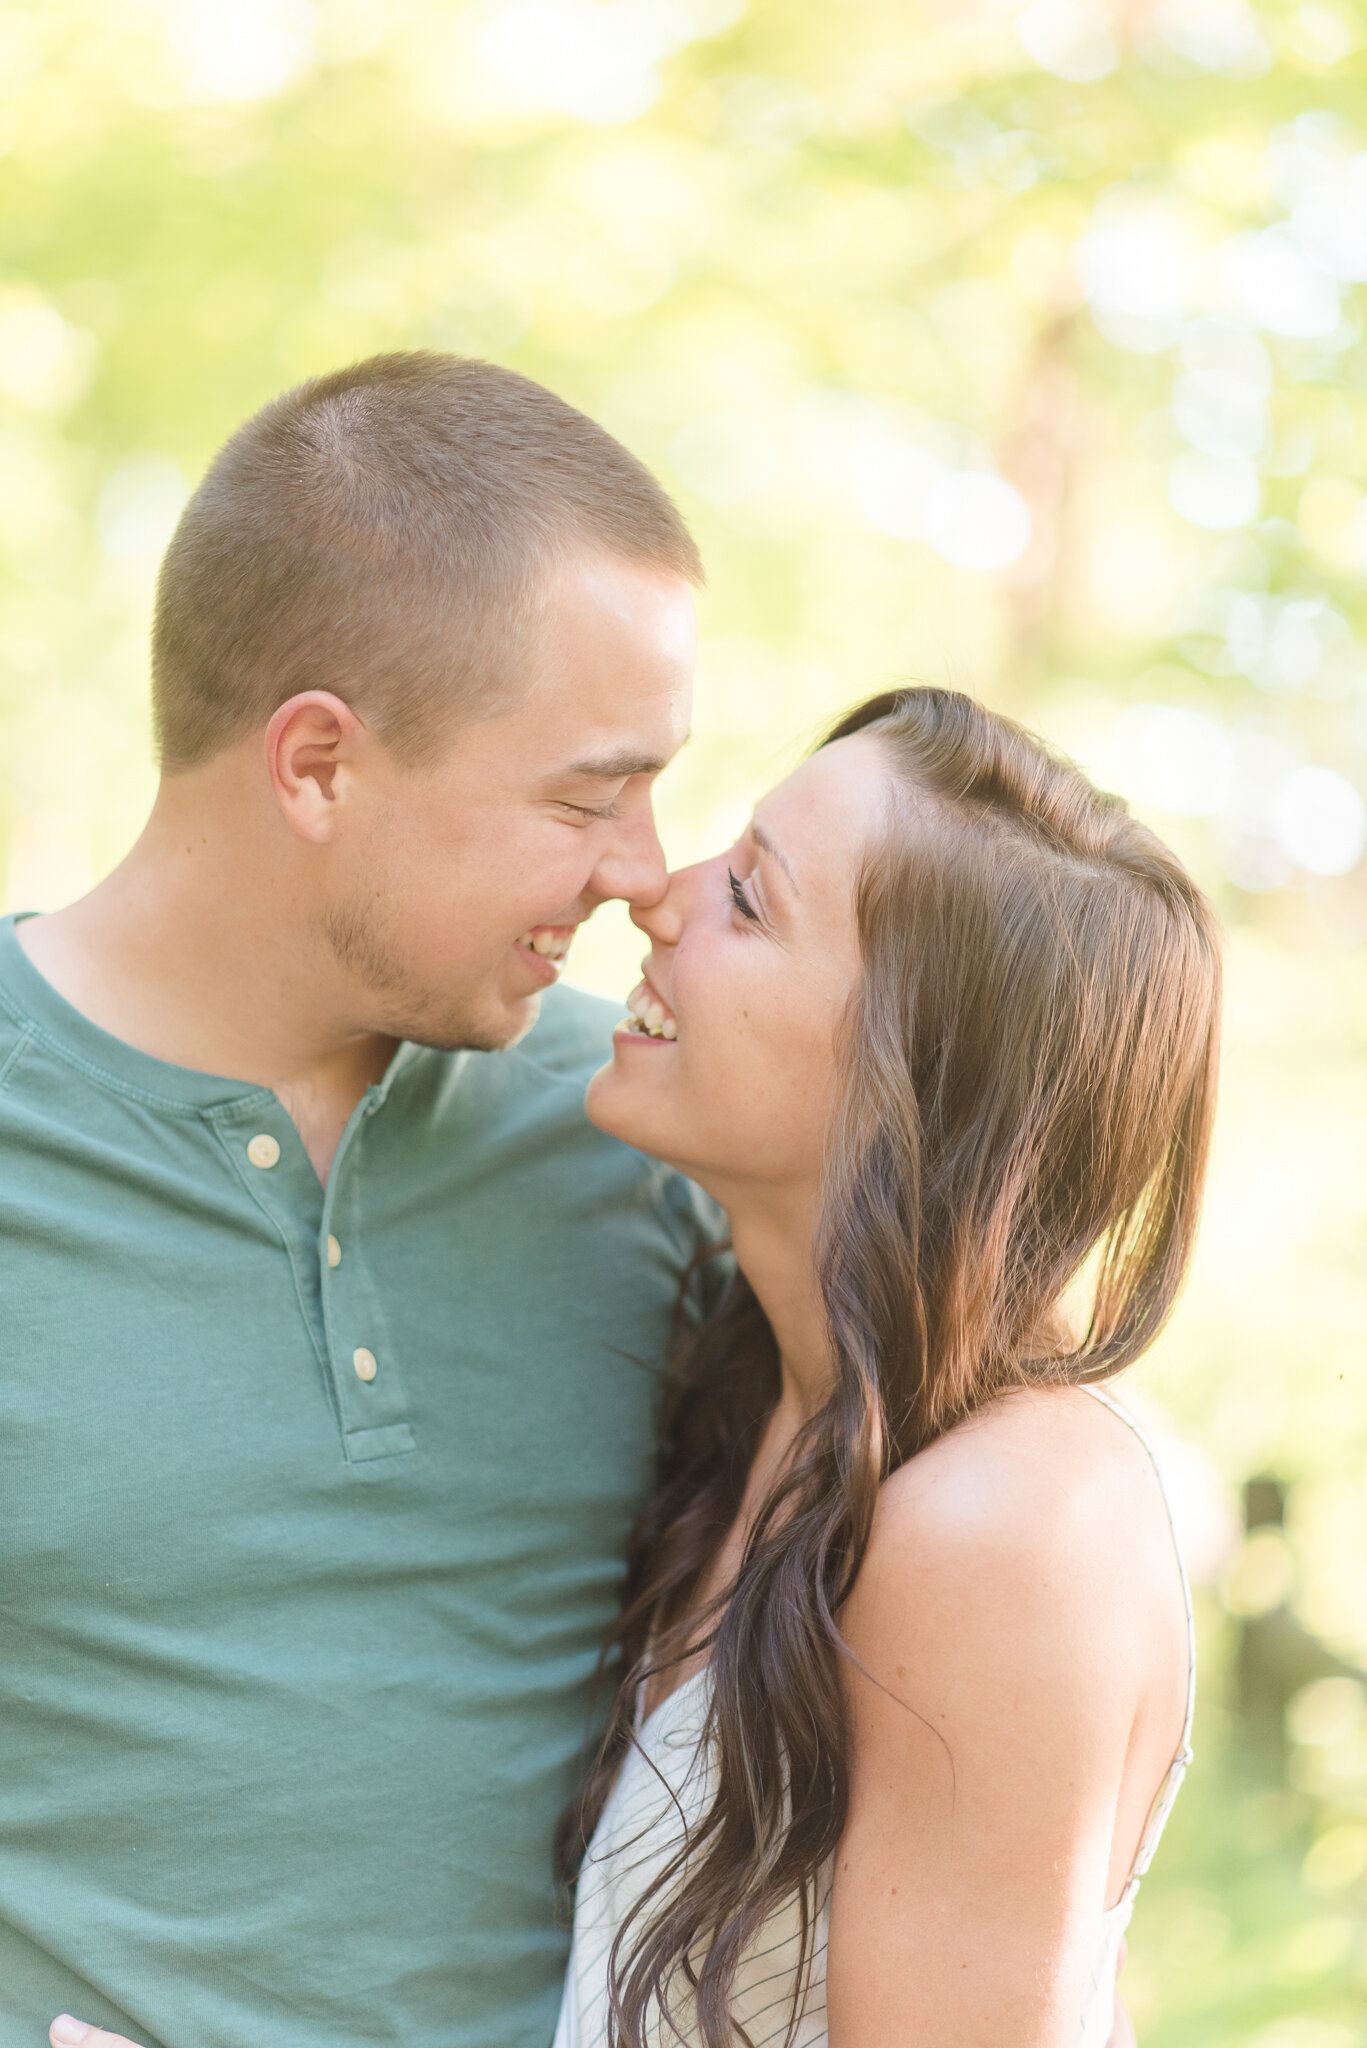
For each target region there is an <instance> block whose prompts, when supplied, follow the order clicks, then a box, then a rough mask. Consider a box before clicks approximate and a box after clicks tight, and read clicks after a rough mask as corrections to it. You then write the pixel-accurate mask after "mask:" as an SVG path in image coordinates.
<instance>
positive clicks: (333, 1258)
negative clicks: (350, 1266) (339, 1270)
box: [328, 1237, 342, 1266]
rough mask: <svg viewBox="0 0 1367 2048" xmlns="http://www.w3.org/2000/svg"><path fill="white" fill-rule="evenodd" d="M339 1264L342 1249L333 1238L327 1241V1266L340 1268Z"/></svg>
mask: <svg viewBox="0 0 1367 2048" xmlns="http://www.w3.org/2000/svg"><path fill="white" fill-rule="evenodd" d="M341 1263H342V1247H341V1246H340V1245H339V1244H338V1242H337V1240H336V1238H335V1237H330V1238H329V1239H328V1264H329V1265H330V1266H340V1265H341Z"/></svg>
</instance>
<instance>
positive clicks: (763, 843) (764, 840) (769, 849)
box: [750, 818, 802, 896]
mask: <svg viewBox="0 0 1367 2048" xmlns="http://www.w3.org/2000/svg"><path fill="white" fill-rule="evenodd" d="M750 837H751V838H752V839H753V840H754V842H755V844H756V846H757V847H758V848H759V850H760V852H761V853H767V854H770V855H772V857H773V858H774V859H775V860H776V861H777V862H778V864H779V866H780V867H781V868H782V870H783V872H784V874H785V875H786V876H787V877H788V880H789V882H790V883H791V884H792V890H793V894H794V896H800V895H801V894H802V891H801V890H800V889H799V888H798V886H797V877H796V875H794V873H793V871H792V869H791V868H790V867H789V865H788V863H787V861H786V860H785V858H784V856H783V855H782V854H781V853H780V852H779V850H778V848H777V847H776V846H775V844H774V842H773V840H772V839H771V838H770V837H769V834H768V833H767V832H766V831H765V829H764V827H763V826H762V825H757V824H756V823H755V821H754V819H753V818H752V819H751V820H750Z"/></svg>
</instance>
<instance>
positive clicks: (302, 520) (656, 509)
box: [152, 354, 702, 772]
mask: <svg viewBox="0 0 1367 2048" xmlns="http://www.w3.org/2000/svg"><path fill="white" fill-rule="evenodd" d="M581 553H582V554H598V555H608V556H613V557H617V558H619V559H625V560H627V561H631V562H638V563H643V564H647V565H651V566H655V567H658V568H660V569H663V570H667V571H673V572H674V573H676V574H677V575H679V576H682V577H685V578H687V580H688V581H689V582H691V583H695V584H696V583H700V582H701V581H702V565H701V562H700V560H699V557H698V551H697V548H696V546H695V545H694V543H693V540H692V538H691V536H690V534H689V532H688V529H687V528H686V527H685V525H684V523H683V520H682V518H681V517H680V515H679V512H678V511H677V509H676V508H675V506H674V505H673V504H672V503H671V502H670V500H669V498H668V497H667V496H666V495H665V493H664V491H663V490H662V489H661V487H660V485H659V484H658V483H657V482H656V481H655V479H654V477H653V476H651V474H650V472H649V471H648V470H647V469H646V468H645V467H644V465H643V464H642V463H640V462H638V461H637V460H636V457H635V456H634V455H631V454H629V453H628V452H627V450H626V449H625V448H623V447H622V445H621V443H620V442H618V441H615V440H614V439H613V437H612V435H611V434H609V433H607V432H606V431H605V430H604V429H603V428H602V427H600V426H597V425H596V424H595V423H594V421H592V420H591V419H588V418H586V417H585V415H584V414H583V413H581V412H577V411H576V410H575V408H574V407H573V406H571V405H567V404H566V403H565V401H564V400H563V399H560V398H557V397H556V396H555V395H554V393H553V392H550V391H547V390H546V389H545V388H544V387H543V386H542V385H540V384H534V383H532V382H531V380H530V379H529V378H526V377H520V376H518V375H517V374H516V373H515V372H514V371H512V370H504V369H500V368H498V367H497V366H496V365H495V364H492V363H482V362H475V361H472V360H469V359H467V358H465V357H461V356H448V355H434V354H411V355H384V356H373V357H371V358H370V360H369V361H367V362H363V363H357V364H356V365H355V366H354V367H353V368H351V369H348V370H338V371H335V372H334V373H333V374H332V375H331V376H327V377H316V378H314V379H312V380H311V381H310V382H309V383H307V384H301V385H300V386H299V387H298V389H297V390H294V391H288V392H286V393H285V395H284V397H283V398H277V399H276V400H275V401H274V403H273V404H271V405H268V406H266V407H265V408H264V409H263V410H262V411H261V412H259V413H257V414H256V415H255V416H254V418H252V419H250V420H248V421H247V423H246V425H245V426H243V427H240V428H239V429H238V431H237V433H236V434H234V435H233V437H232V439H231V440H230V441H229V442H228V443H227V445H226V446H225V447H224V448H223V449H222V450H221V451H220V453H219V455H218V456H217V458H216V459H215V461H214V463H213V465H212V467H211V468H210V470H209V472H208V475H207V476H206V477H205V479H204V481H203V483H201V485H200V487H199V489H198V490H197V491H196V492H195V494H194V496H193V497H192V498H191V499H190V502H189V504H188V505H187V506H186V508H185V511H184V513H183V514H182V516H181V520H180V524H179V525H178V527H177V528H176V531H175V534H174V536H173V538H172V540H171V544H170V547H169V548H168V549H167V551H166V558H165V560H164V561H163V563H162V567H161V575H160V578H159V581H158V585H157V608H156V623H155V627H154V630H153V637H152V706H153V715H154V719H155V724H156V734H157V744H158V751H159V754H160V758H161V764H162V767H163V769H164V770H166V771H168V772H174V771H175V770H177V769H182V768H189V767H193V766H195V765H196V764H198V763H199V762H202V761H206V760H208V759H209V758H210V757H211V756H213V755H214V754H216V753H218V752H219V751H220V750H221V749H222V748H224V747H227V746H230V745H232V744H233V743H234V742H235V741H237V740H240V739H243V738H245V737H246V735H247V734H248V733H250V732H253V731H255V730H256V729H257V728H258V727H259V726H263V725H265V724H266V723H267V722H268V721H269V719H270V717H271V715H272V713H273V712H274V711H275V710H276V709H277V707H278V706H279V705H281V704H283V703H285V702H286V701H287V699H289V698H290V697H292V696H294V695H295V694H296V693H297V692H299V691H300V690H309V689H325V690H333V691H335V692H336V694H337V695H338V696H340V697H342V698H343V699H344V700H345V701H346V702H347V703H349V704H350V705H351V706H352V708H353V709H354V710H355V711H356V712H357V713H358V714H359V715H360V716H361V717H363V718H364V719H365V720H366V721H367V723H368V724H370V725H371V726H372V728H373V729H374V730H375V732H376V733H377V734H378V735H379V737H380V738H381V739H382V740H383V741H384V742H385V743H386V745H388V746H390V747H391V748H392V749H393V750H394V751H395V753H396V754H398V755H399V757H400V758H401V759H403V760H405V761H406V762H408V763H410V764H413V765H418V764H421V763H422V762H424V761H427V760H431V759H433V758H436V757H438V756H439V755H440V753H441V752H442V751H443V749H444V747H445V746H446V745H447V744H449V741H450V739H451V737H452V734H453V732H454V730H455V728H456V727H457V725H458V724H459V721H460V720H461V718H462V717H464V716H469V715H471V714H474V713H478V712H479V711H481V710H483V709H486V708H488V707H489V706H491V705H492V704H494V703H496V702H497V700H498V698H499V696H500V694H501V693H503V692H505V691H507V690H508V688H509V685H510V682H511V680H512V674H513V672H514V671H515V663H516V660H517V656H518V654H519V652H520V650H521V649H522V647H523V646H524V644H525V640H526V635H527V632H528V630H529V628H530V627H531V626H532V624H533V621H534V619H535V617H536V607H537V599H538V595H539V593H540V591H541V590H542V588H543V587H544V583H545V578H546V574H547V572H548V570H550V569H551V568H553V567H554V565H555V564H556V563H557V562H560V561H563V560H565V559H566V558H567V557H569V556H571V555H575V554H581Z"/></svg>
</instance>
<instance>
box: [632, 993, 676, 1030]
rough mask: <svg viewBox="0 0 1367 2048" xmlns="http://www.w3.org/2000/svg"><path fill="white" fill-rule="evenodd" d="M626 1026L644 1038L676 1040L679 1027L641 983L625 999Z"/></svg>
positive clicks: (661, 1004) (662, 1005)
mask: <svg viewBox="0 0 1367 2048" xmlns="http://www.w3.org/2000/svg"><path fill="white" fill-rule="evenodd" d="M627 1024H628V1026H629V1028H630V1029H631V1030H633V1031H637V1032H639V1033H640V1034H641V1035H642V1036H643V1037H645V1038H670V1039H673V1038H677V1037H678V1035H679V1027H678V1025H677V1024H676V1023H675V1022H674V1019H673V1018H672V1017H671V1016H670V1014H669V1012H668V1010H667V1009H666V1008H665V1006H664V1004H663V1003H662V1002H660V1001H659V1000H658V999H657V998H656V997H655V996H653V995H652V994H651V993H650V990H649V989H648V988H647V987H646V985H645V983H644V982H642V983H641V986H640V987H639V988H638V989H636V990H634V991H633V993H632V994H631V995H630V996H628V998H627Z"/></svg>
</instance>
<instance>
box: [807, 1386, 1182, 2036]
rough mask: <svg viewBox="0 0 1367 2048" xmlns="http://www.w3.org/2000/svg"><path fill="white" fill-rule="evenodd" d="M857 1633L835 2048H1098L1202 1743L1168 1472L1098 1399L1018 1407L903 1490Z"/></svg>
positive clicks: (933, 1459) (832, 1993)
mask: <svg viewBox="0 0 1367 2048" xmlns="http://www.w3.org/2000/svg"><path fill="white" fill-rule="evenodd" d="M844 1623H845V1630H846V1636H847V1640H848V1642H849V1645H850V1649H851V1651H852V1653H853V1658H854V1660H855V1661H854V1662H853V1663H852V1665H851V1671H850V1679H849V1698H850V1704H851V1713H852V1719H853V1732H854V1767H853V1780H852V1801H851V1809H850V1816H849V1821H848V1825H847V1827H846V1830H845V1834H844V1837H843V1839H842V1842H841V1846H840V1850H839V1854H838V1856H837V1863H836V1878H835V1890H834V1895H833V1902H832V1919H831V1937H830V1955H829V1962H828V1985H827V1996H828V2004H829V2013H830V2035H831V2048H905V2044H906V2042H908V2041H915V2042H916V2043H917V2048H1003V2044H1005V2043H1007V2042H1009V2043H1010V2044H1011V2048H1073V2044H1075V2042H1076V2039H1077V2030H1078V2025H1079V2021H1080V2016H1081V2012H1082V2007H1083V2002H1084V1998H1085V1994H1086V1987H1087V1981H1088V1976H1089V1973H1090V1970H1091V1967H1092V1965H1093V1963H1094V1961H1095V1958H1096V1952H1097V1946H1098V1943H1099V1940H1100V1935H1101V1928H1100V1915H1101V1912H1102V1911H1103V1909H1104V1906H1107V1905H1110V1904H1111V1903H1112V1902H1113V1900H1114V1898H1115V1897H1116V1896H1117V1894H1118V1892H1119V1890H1120V1889H1122V1888H1123V1884H1124V1881H1125V1877H1126V1875H1127V1874H1128V1865H1129V1859H1130V1857H1131V1856H1132V1855H1133V1852H1134V1849H1135V1847H1136V1845H1137V1842H1138V1839H1139V1835H1140V1833H1141V1831H1142V1828H1143V1822H1144V1817H1145V1814H1146V1812H1147V1808H1148V1804H1149V1801H1150V1800H1151V1798H1152V1795H1153V1792H1154V1791H1155V1790H1156V1788H1157V1786H1158V1784H1159V1783H1160V1781H1161V1780H1162V1777H1163V1775H1164V1773H1165V1771H1166V1769H1167V1766H1168V1763H1169V1761H1170V1760H1171V1756H1172V1754H1173V1752H1174V1750H1175V1749H1176V1747H1177V1744H1178V1741H1179V1740H1180V1735H1181V1727H1182V1716H1183V1707H1184V1701H1185V1683H1186V1670H1185V1666H1186V1635H1185V1617H1184V1614H1183V1610H1182V1605H1181V1594H1180V1587H1179V1582H1178V1580H1177V1575H1176V1566H1175V1563H1174V1561H1173V1558H1172V1552H1171V1539H1170V1536H1169V1534H1168V1531H1167V1526H1166V1517H1165V1515H1164V1511H1163V1507H1162V1502H1161V1496H1160V1495H1159V1493H1158V1490H1157V1486H1156V1483H1155V1481H1154V1477H1153V1473H1152V1470H1151V1468H1150V1467H1149V1466H1148V1462H1147V1459H1146V1458H1145V1456H1144V1453H1143V1452H1142V1450H1140V1448H1139V1447H1138V1445H1137V1444H1135V1443H1134V1441H1133V1439H1132V1438H1131V1437H1130V1436H1129V1434H1128V1432H1127V1431H1125V1429H1124V1426H1123V1425H1122V1424H1120V1423H1119V1422H1117V1421H1116V1419H1115V1418H1114V1417H1113V1416H1111V1415H1108V1414H1107V1413H1106V1411H1105V1410H1104V1409H1102V1408H1101V1407H1100V1406H1099V1405H1098V1404H1096V1403H1094V1402H1092V1401H1091V1400H1090V1399H1089V1397H1087V1396H1086V1395H1083V1394H1078V1393H1073V1392H1070V1391H1062V1392H1059V1393H1049V1394H1027V1395H1020V1396H1012V1397H1010V1398H1009V1399H1008V1400H1007V1401H1005V1402H1002V1403H999V1404H997V1406H996V1407H995V1408H994V1409H993V1410H992V1411H989V1412H988V1413H987V1414H985V1415H984V1416H982V1417H980V1418H977V1419H975V1421H973V1422H972V1423H970V1424H968V1425H966V1426H965V1427H964V1428H963V1429H962V1430H961V1431H957V1432H955V1433H954V1434H953V1436H952V1437H951V1438H946V1439H944V1440H943V1441H942V1442H941V1443H940V1444H937V1445H934V1446H932V1448H931V1449H930V1450H929V1451H928V1452H926V1453H924V1454H923V1455H922V1456H921V1457H920V1458H918V1459H916V1460H914V1461H913V1463H912V1464H911V1465H910V1466H908V1467H906V1468H904V1470H903V1471H902V1472H900V1473H898V1474H897V1475H895V1476H894V1478H893V1479H892V1481H890V1482H889V1484H888V1485H887V1486H886V1487H885V1488H884V1494H883V1499H882V1502H881V1503H880V1510H879V1517H878V1523H877V1526H876V1529H875V1534H874V1540H873V1544H872V1547H871V1550H870V1554H869V1557H868V1560H867V1562H866V1565H865V1567H864V1570H863V1572H862V1573H861V1575H860V1579H859V1582H858V1585H857V1587H856V1589H855V1592H854V1595H853V1596H852V1598H851V1600H850V1601H849V1603H848V1607H847V1610H846V1613H845V1617H844Z"/></svg>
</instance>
